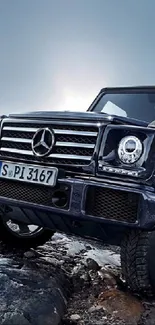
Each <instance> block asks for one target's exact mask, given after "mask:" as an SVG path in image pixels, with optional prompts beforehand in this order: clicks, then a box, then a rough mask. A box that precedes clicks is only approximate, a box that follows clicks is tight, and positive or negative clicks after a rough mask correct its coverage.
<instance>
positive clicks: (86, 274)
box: [80, 272, 91, 282]
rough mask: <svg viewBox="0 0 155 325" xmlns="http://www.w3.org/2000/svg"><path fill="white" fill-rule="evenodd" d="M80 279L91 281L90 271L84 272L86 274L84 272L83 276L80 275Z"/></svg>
mask: <svg viewBox="0 0 155 325" xmlns="http://www.w3.org/2000/svg"><path fill="white" fill-rule="evenodd" d="M80 279H81V280H83V281H85V282H90V280H91V278H90V275H89V273H87V272H86V273H84V274H82V275H81V276H80Z"/></svg>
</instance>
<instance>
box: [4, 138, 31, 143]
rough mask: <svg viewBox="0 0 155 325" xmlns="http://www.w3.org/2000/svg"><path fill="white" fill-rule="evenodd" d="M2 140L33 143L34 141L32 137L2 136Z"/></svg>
mask: <svg viewBox="0 0 155 325" xmlns="http://www.w3.org/2000/svg"><path fill="white" fill-rule="evenodd" d="M1 141H9V142H21V143H31V142H32V139H24V138H11V137H2V138H1Z"/></svg>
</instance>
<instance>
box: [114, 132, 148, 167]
mask: <svg viewBox="0 0 155 325" xmlns="http://www.w3.org/2000/svg"><path fill="white" fill-rule="evenodd" d="M142 152H143V146H142V143H141V141H140V140H139V139H138V138H137V137H135V136H127V137H124V138H123V139H122V140H121V141H120V143H119V146H118V156H119V159H120V160H121V161H122V162H123V163H125V164H132V163H135V162H136V161H137V160H138V159H139V158H140V156H141V154H142Z"/></svg>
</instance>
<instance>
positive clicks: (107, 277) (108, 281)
mask: <svg viewBox="0 0 155 325" xmlns="http://www.w3.org/2000/svg"><path fill="white" fill-rule="evenodd" d="M97 273H98V276H99V278H101V280H102V281H104V284H105V285H106V286H107V287H115V286H116V285H117V282H116V278H115V277H114V275H112V274H110V273H109V272H108V271H106V270H103V269H102V270H100V271H98V272H97Z"/></svg>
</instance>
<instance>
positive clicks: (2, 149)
mask: <svg viewBox="0 0 155 325" xmlns="http://www.w3.org/2000/svg"><path fill="white" fill-rule="evenodd" d="M1 151H5V152H8V153H9V152H12V153H18V154H21V155H27V156H34V154H33V152H32V151H31V150H20V149H13V148H3V147H2V148H1ZM34 157H35V156H34ZM48 157H51V158H60V159H61V158H62V159H78V160H91V158H92V157H91V156H79V155H64V154H53V153H52V154H51V155H49V156H48Z"/></svg>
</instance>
